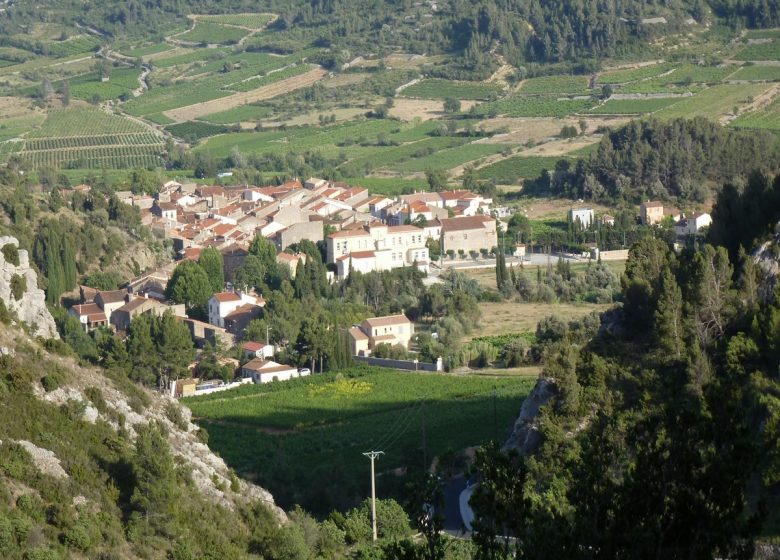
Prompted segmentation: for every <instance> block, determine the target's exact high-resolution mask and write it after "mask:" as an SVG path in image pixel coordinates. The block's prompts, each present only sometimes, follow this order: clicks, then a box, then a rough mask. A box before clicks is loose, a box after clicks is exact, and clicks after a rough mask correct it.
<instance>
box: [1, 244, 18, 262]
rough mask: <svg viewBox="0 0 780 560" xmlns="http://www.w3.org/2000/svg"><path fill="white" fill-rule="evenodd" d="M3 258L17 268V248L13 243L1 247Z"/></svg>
mask: <svg viewBox="0 0 780 560" xmlns="http://www.w3.org/2000/svg"><path fill="white" fill-rule="evenodd" d="M2 251H3V257H5V260H6V261H7V262H9V263H11V264H12V265H14V266H19V248H18V247H17V246H16V245H14V244H13V243H9V244H8V245H3V249H2Z"/></svg>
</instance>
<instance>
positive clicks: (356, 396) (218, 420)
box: [182, 368, 534, 513]
mask: <svg viewBox="0 0 780 560" xmlns="http://www.w3.org/2000/svg"><path fill="white" fill-rule="evenodd" d="M533 383H534V380H532V379H527V378H526V379H517V378H514V379H513V378H501V379H499V378H494V379H491V378H484V377H471V376H450V375H443V374H415V373H411V372H399V371H391V370H383V369H378V368H371V369H369V368H355V369H353V370H349V371H347V372H344V374H343V375H334V374H324V375H315V376H312V377H310V378H304V379H300V380H292V381H287V382H284V383H272V384H269V385H260V386H247V387H241V388H239V389H235V390H232V391H230V392H227V393H216V394H214V395H207V396H203V397H195V398H190V399H184V400H183V401H182V402H183V403H184V404H185V405H186V406H188V407H190V408H191V409H192V411H193V415H194V416H195V418H196V421H197V422H198V423H199V424H200V425H202V426H204V427H205V428H206V429H207V430H208V432H209V434H210V438H209V445H210V447H211V448H212V449H214V450H215V451H217V452H218V453H219V454H220V455H221V456H222V457H223V458H225V460H226V461H227V462H228V463H229V464H230V465H231V466H233V467H234V468H236V469H237V470H238V472H239V473H240V474H242V475H244V476H248V477H252V478H255V479H257V480H258V482H260V484H262V485H263V486H264V487H266V488H268V489H269V490H270V491H271V492H272V493H273V494H274V498H275V499H276V500H277V501H278V502H279V503H280V504H281V505H282V506H283V507H289V506H291V505H292V504H293V503H300V504H301V505H302V506H303V507H304V508H306V509H308V510H311V511H314V512H317V513H325V512H328V511H329V510H330V509H331V508H332V507H339V508H344V507H345V506H346V507H348V506H349V505H351V504H353V503H355V502H357V501H359V500H360V499H362V497H363V496H364V495H365V491H366V490H367V488H366V482H367V480H368V478H367V476H368V462H367V461H366V459H365V458H364V457H363V456H362V455H361V453H362V452H364V451H367V450H370V449H380V450H382V451H384V452H385V455H384V456H383V457H382V458H381V459H380V460H379V462H378V464H377V468H378V472H379V473H389V472H390V471H391V470H392V469H395V468H398V467H410V468H414V467H417V468H419V467H420V466H421V464H422V459H423V450H422V437H423V434H422V430H423V422H424V425H425V430H426V433H427V435H428V437H427V446H426V447H427V449H426V453H427V458H428V460H431V458H432V457H433V456H436V455H441V454H443V453H446V452H448V451H457V450H461V449H464V448H465V447H468V446H473V445H479V444H481V443H484V442H486V441H488V440H490V439H497V440H503V439H504V437H505V436H506V433H507V429H508V428H509V427H510V426H511V424H512V422H513V420H514V418H515V417H516V416H517V413H518V411H519V409H520V405H521V403H522V399H523V398H524V397H525V396H526V395H527V394H528V392H529V391H530V389H531V386H532V385H533ZM423 401H424V404H423ZM423 418H424V420H423ZM395 479H396V477H392V476H391V477H389V479H388V477H387V475H386V474H384V475H383V474H380V476H379V480H380V482H379V488H380V492H381V493H382V494H383V495H385V496H387V495H388V494H389V493H391V492H392V489H393V488H398V487H399V486H401V484H402V483H403V478H402V477H401V478H400V480H395Z"/></svg>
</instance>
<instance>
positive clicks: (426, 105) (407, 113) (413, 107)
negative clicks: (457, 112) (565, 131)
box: [390, 97, 560, 130]
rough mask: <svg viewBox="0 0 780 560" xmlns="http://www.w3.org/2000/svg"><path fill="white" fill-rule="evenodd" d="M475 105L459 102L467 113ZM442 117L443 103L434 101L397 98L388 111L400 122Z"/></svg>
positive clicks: (473, 103)
mask: <svg viewBox="0 0 780 560" xmlns="http://www.w3.org/2000/svg"><path fill="white" fill-rule="evenodd" d="M476 103H477V102H476V101H468V100H464V101H461V102H460V107H461V110H463V111H468V110H469V109H471V107H472V106H473V105H476ZM443 115H444V101H437V100H435V99H407V98H404V97H399V98H396V99H395V104H394V105H393V108H392V109H390V116H393V117H397V118H399V119H401V120H402V121H413V120H414V119H416V118H418V117H419V118H420V120H423V121H429V120H431V119H438V118H441V117H442V116H443ZM559 130H560V129H559Z"/></svg>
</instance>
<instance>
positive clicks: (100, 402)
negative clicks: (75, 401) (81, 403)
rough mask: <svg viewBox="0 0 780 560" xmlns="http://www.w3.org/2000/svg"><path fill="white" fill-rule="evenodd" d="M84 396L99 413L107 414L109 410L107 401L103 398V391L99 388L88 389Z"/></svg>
mask: <svg viewBox="0 0 780 560" xmlns="http://www.w3.org/2000/svg"><path fill="white" fill-rule="evenodd" d="M84 395H85V396H86V397H87V398H88V399H89V400H90V402H92V404H93V405H94V406H95V408H96V409H97V411H98V412H100V413H101V414H105V413H106V411H107V410H108V405H107V404H106V399H104V398H103V391H101V390H100V389H98V388H97V387H87V388H86V389H85V390H84Z"/></svg>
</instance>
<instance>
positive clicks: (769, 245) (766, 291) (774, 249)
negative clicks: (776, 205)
mask: <svg viewBox="0 0 780 560" xmlns="http://www.w3.org/2000/svg"><path fill="white" fill-rule="evenodd" d="M753 260H754V261H755V263H756V265H758V267H759V268H761V270H762V271H763V273H764V279H763V282H762V283H761V284H760V286H759V290H760V294H759V295H760V296H761V299H762V300H764V301H772V300H773V299H774V297H775V288H776V287H777V283H778V281H780V222H778V223H777V225H776V226H775V235H774V236H773V237H772V238H771V239H769V240H767V241H765V242H764V243H762V244H761V245H760V246H759V248H758V249H757V250H756V251H755V252H754V253H753Z"/></svg>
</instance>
